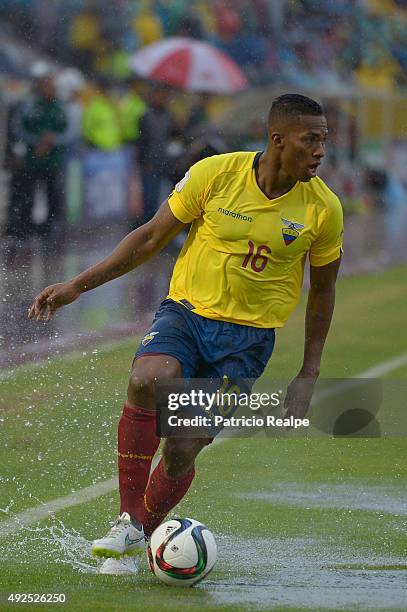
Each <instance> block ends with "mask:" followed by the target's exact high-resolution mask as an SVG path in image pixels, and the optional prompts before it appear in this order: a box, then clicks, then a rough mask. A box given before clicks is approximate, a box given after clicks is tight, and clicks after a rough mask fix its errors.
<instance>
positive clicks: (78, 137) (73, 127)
mask: <svg viewBox="0 0 407 612" xmlns="http://www.w3.org/2000/svg"><path fill="white" fill-rule="evenodd" d="M55 83H56V88H57V93H58V95H59V97H60V99H61V100H62V102H63V103H64V105H65V112H66V116H67V121H68V128H67V132H66V153H67V155H72V154H75V153H78V152H79V145H80V143H81V141H82V115H83V107H82V102H81V98H80V95H81V92H82V90H83V88H84V86H85V79H84V77H83V75H82V73H81V72H80V71H79V70H78V69H77V68H65V69H64V70H62V71H61V72H60V73H59V74H58V76H57V77H56V79H55Z"/></svg>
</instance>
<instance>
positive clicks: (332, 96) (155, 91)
mask: <svg viewBox="0 0 407 612" xmlns="http://www.w3.org/2000/svg"><path fill="white" fill-rule="evenodd" d="M174 36H176V37H179V36H181V37H187V38H189V39H192V40H195V41H197V40H202V41H206V42H207V43H209V44H211V45H213V46H214V47H216V48H217V49H219V50H221V51H223V52H224V53H226V54H227V55H228V56H229V57H230V58H231V59H232V60H233V61H234V62H235V63H236V65H237V66H238V67H239V68H240V69H241V70H242V71H243V73H244V75H245V77H246V78H247V81H248V87H247V88H246V89H245V90H244V91H240V92H235V93H230V94H229V95H225V94H223V95H219V94H217V92H216V91H211V88H210V87H209V88H208V90H206V91H205V88H203V89H202V91H194V92H191V91H188V88H187V87H185V88H183V89H180V88H179V87H178V88H174V87H170V86H168V84H164V83H161V82H158V81H157V80H153V79H148V78H140V75H137V73H136V72H135V70H134V69H133V68H132V58H133V57H134V56H135V54H137V52H138V51H140V49H143V48H146V47H147V46H148V45H151V44H154V43H158V42H159V41H162V40H164V39H169V38H171V37H174ZM0 75H1V76H0V122H1V127H2V130H1V134H2V136H1V139H0V160H1V165H2V173H1V179H0V222H1V223H2V226H3V230H4V234H5V235H6V236H8V237H10V238H15V239H18V240H25V239H27V238H29V237H30V236H32V235H33V234H35V235H45V236H57V237H58V239H60V238H61V237H63V236H66V235H67V233H68V235H69V233H71V234H74V233H75V232H76V233H80V232H81V231H84V230H85V229H86V228H88V229H91V228H92V227H94V225H95V224H100V223H102V224H103V223H106V222H112V223H113V222H116V221H119V222H125V223H126V224H128V226H129V227H135V226H137V225H138V224H140V223H141V222H143V221H145V220H146V219H148V218H150V217H151V215H152V214H153V213H154V212H155V210H156V208H157V206H158V204H159V202H160V201H161V200H162V199H163V198H164V197H165V196H166V195H167V194H168V193H169V191H170V190H171V185H172V184H173V183H174V182H175V181H177V180H179V178H180V177H181V176H182V175H183V173H184V172H185V170H186V169H187V168H188V166H189V165H190V164H191V163H192V162H194V161H196V160H197V159H199V158H200V157H203V156H206V155H209V154H213V153H217V152H226V151H229V150H236V149H245V150H261V149H262V148H264V146H265V143H266V133H265V123H264V122H265V117H266V114H267V110H268V108H269V106H270V102H271V100H272V98H273V97H274V96H275V95H278V94H280V93H282V92H287V91H296V92H302V93H305V94H308V95H310V96H313V97H315V98H316V99H318V100H319V101H321V102H322V104H323V105H324V108H325V109H326V114H327V116H328V120H329V126H330V131H331V134H330V145H329V147H328V154H327V158H326V160H325V163H324V168H323V170H322V176H323V177H324V178H326V179H327V181H328V183H329V184H330V185H331V186H332V187H333V189H334V190H336V191H337V192H338V194H339V195H340V196H341V198H342V201H343V204H344V208H345V212H346V214H347V215H348V216H350V215H353V216H355V215H356V216H359V217H360V216H362V217H363V215H364V216H365V217H366V216H372V215H376V213H377V214H378V215H381V216H380V217H377V218H379V219H380V223H381V224H382V225H381V227H382V236H383V240H384V241H387V242H389V241H391V242H392V243H396V242H397V240H398V239H400V237H401V236H402V235H403V232H404V231H405V229H407V228H406V226H405V209H406V187H407V170H406V168H407V163H406V162H407V130H406V124H407V110H406V108H407V106H406V100H407V1H406V0H111V1H110V2H105V1H103V0H65V1H64V2H62V0H0Z"/></svg>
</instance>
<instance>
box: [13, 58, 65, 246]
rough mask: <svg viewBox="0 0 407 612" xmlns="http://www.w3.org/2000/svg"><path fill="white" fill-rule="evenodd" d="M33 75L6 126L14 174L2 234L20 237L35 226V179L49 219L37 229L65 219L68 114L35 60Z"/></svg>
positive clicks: (43, 68) (46, 229) (48, 75)
mask: <svg viewBox="0 0 407 612" xmlns="http://www.w3.org/2000/svg"><path fill="white" fill-rule="evenodd" d="M33 76H34V84H33V91H32V95H31V96H30V97H29V98H28V99H27V100H24V101H22V102H21V103H20V104H19V105H18V106H17V107H16V108H15V109H14V110H13V113H12V116H11V118H10V125H9V137H8V138H9V141H10V143H11V148H10V155H9V164H8V165H9V167H10V168H12V177H11V184H10V199H9V208H8V217H7V227H6V233H7V234H9V235H11V236H15V237H18V238H26V237H27V236H29V235H30V234H31V233H32V232H33V230H34V229H35V228H34V225H33V222H32V218H31V214H32V209H33V205H34V196H35V191H36V188H37V186H38V185H39V184H42V185H43V186H44V188H45V191H46V196H47V204H48V214H47V219H46V221H45V223H44V224H43V225H42V226H41V227H40V228H39V229H40V230H41V232H42V233H44V234H49V232H50V231H51V229H53V228H56V227H59V226H60V225H61V223H62V221H63V219H62V193H61V171H62V153H63V149H64V144H65V137H66V134H67V128H68V122H67V117H66V113H65V110H64V107H63V105H62V103H61V102H60V101H59V100H58V99H57V97H56V93H55V85H54V80H53V77H52V74H51V72H50V70H49V68H48V67H47V66H46V65H45V64H44V65H43V64H41V65H35V66H34V73H33Z"/></svg>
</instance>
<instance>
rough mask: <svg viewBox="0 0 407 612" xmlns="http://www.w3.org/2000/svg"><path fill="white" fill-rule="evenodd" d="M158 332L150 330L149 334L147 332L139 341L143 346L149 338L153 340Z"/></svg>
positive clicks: (147, 342)
mask: <svg viewBox="0 0 407 612" xmlns="http://www.w3.org/2000/svg"><path fill="white" fill-rule="evenodd" d="M159 333H160V332H150V333H149V334H147V335H146V336H144V338H143V339H142V341H141V344H142V345H143V346H147V344H149V343H150V342H151V340H154V337H155V336H156V335H157V334H159Z"/></svg>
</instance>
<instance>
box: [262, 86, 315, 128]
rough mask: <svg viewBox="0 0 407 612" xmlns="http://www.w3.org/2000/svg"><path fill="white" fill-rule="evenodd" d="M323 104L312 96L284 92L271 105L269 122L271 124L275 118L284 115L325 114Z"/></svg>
mask: <svg viewBox="0 0 407 612" xmlns="http://www.w3.org/2000/svg"><path fill="white" fill-rule="evenodd" d="M323 114H324V111H323V110H322V106H321V105H320V104H318V102H316V101H315V100H313V99H312V98H308V97H307V96H302V95H301V94H294V93H292V94H284V95H282V96H279V97H278V98H276V99H275V100H273V103H272V105H271V108H270V111H269V116H268V123H269V125H270V124H271V123H273V122H274V121H275V120H277V119H280V118H282V117H292V118H294V117H297V116H298V115H315V116H318V115H323Z"/></svg>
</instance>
